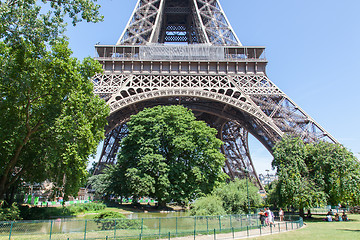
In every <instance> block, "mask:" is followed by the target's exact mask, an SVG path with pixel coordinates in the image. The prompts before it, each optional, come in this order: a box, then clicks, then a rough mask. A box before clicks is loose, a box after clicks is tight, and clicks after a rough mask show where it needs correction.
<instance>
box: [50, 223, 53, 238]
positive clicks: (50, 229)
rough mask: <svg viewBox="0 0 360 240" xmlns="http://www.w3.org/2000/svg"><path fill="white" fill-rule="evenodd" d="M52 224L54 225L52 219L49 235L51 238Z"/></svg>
mask: <svg viewBox="0 0 360 240" xmlns="http://www.w3.org/2000/svg"><path fill="white" fill-rule="evenodd" d="M52 226H53V221H52V220H51V223H50V236H49V240H51V233H52Z"/></svg>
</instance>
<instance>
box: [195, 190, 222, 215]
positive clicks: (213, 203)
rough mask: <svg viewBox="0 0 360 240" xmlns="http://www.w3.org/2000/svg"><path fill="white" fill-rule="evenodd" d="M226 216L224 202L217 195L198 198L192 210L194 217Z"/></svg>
mask: <svg viewBox="0 0 360 240" xmlns="http://www.w3.org/2000/svg"><path fill="white" fill-rule="evenodd" d="M224 214H226V212H225V210H224V207H223V201H222V200H221V199H220V198H219V197H218V196H215V195H208V196H206V197H202V198H198V199H197V200H196V201H195V202H194V203H193V204H192V205H191V209H190V215H192V216H195V215H196V216H209V215H224Z"/></svg>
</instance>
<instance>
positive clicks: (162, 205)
mask: <svg viewBox="0 0 360 240" xmlns="http://www.w3.org/2000/svg"><path fill="white" fill-rule="evenodd" d="M158 207H159V208H166V202H165V201H161V200H159V201H158Z"/></svg>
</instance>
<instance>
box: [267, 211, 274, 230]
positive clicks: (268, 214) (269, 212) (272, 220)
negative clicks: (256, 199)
mask: <svg viewBox="0 0 360 240" xmlns="http://www.w3.org/2000/svg"><path fill="white" fill-rule="evenodd" d="M266 212H267V217H268V222H269V225H270V226H271V225H274V216H273V213H272V212H271V210H270V208H267V210H266Z"/></svg>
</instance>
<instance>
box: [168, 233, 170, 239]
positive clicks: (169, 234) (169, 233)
mask: <svg viewBox="0 0 360 240" xmlns="http://www.w3.org/2000/svg"><path fill="white" fill-rule="evenodd" d="M168 239H169V240H170V232H169V238H168Z"/></svg>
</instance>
